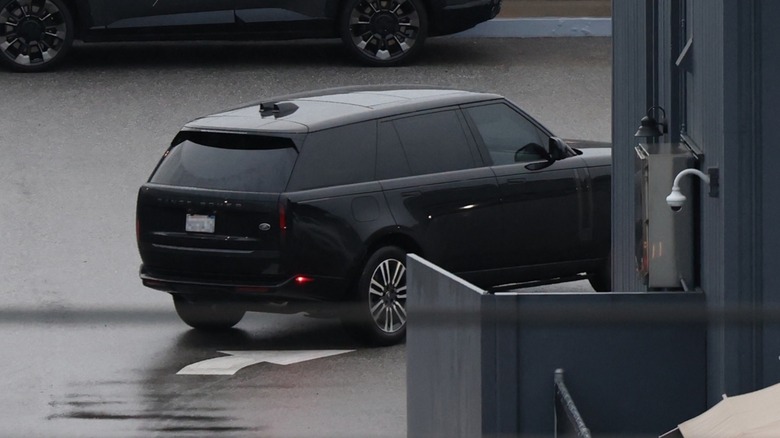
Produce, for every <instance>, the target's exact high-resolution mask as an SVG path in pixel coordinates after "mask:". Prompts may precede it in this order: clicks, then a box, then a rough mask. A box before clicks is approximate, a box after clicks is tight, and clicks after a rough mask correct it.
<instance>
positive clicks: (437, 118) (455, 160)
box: [393, 111, 474, 175]
mask: <svg viewBox="0 0 780 438" xmlns="http://www.w3.org/2000/svg"><path fill="white" fill-rule="evenodd" d="M393 124H394V126H395V129H396V132H397V133H398V137H399V138H400V139H401V144H402V145H403V148H404V151H405V152H406V158H407V160H408V162H409V166H410V168H411V170H412V173H413V174H416V175H420V174H426V173H436V172H447V171H451V170H459V169H468V168H472V167H474V158H473V157H472V155H471V148H470V146H469V144H468V142H467V141H466V135H465V133H464V131H463V127H462V125H461V123H460V120H459V119H458V115H457V113H456V112H455V111H441V112H437V113H430V114H423V115H419V116H414V117H408V118H405V119H399V120H395V121H394V122H393Z"/></svg>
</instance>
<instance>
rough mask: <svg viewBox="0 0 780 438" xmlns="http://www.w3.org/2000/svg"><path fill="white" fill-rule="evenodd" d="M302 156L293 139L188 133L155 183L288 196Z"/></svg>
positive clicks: (160, 168) (159, 170) (157, 173)
mask: <svg viewBox="0 0 780 438" xmlns="http://www.w3.org/2000/svg"><path fill="white" fill-rule="evenodd" d="M297 156H298V152H297V151H296V150H295V147H294V143H293V140H292V139H290V138H285V137H269V136H259V135H248V134H223V133H206V132H186V133H182V134H180V135H179V136H178V137H177V139H176V140H174V145H173V146H171V148H170V149H169V150H168V152H167V153H166V155H165V156H164V157H163V159H162V161H161V162H160V164H159V166H158V167H157V169H156V170H155V172H154V174H153V175H152V177H151V179H150V182H152V183H155V184H164V185H171V186H179V187H197V188H202V189H214V190H230V191H241V192H275V193H278V192H282V191H284V189H285V187H286V186H287V181H288V180H289V179H290V174H291V173H292V168H293V165H294V164H295V159H296V157H297Z"/></svg>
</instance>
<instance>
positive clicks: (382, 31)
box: [339, 0, 428, 67]
mask: <svg viewBox="0 0 780 438" xmlns="http://www.w3.org/2000/svg"><path fill="white" fill-rule="evenodd" d="M339 34H340V35H341V40H342V41H343V42H344V45H345V46H346V47H347V50H349V52H350V53H351V54H352V55H353V56H355V57H356V58H357V59H358V60H359V61H360V62H362V63H364V64H367V65H371V66H376V67H385V66H395V65H400V64H404V63H406V62H408V61H409V60H411V59H412V58H414V57H415V56H416V55H417V53H419V51H420V50H422V46H423V44H424V43H425V39H426V38H427V36H428V13H427V12H426V10H425V5H424V4H423V2H422V1H421V0H347V1H346V2H345V3H344V6H343V9H342V11H341V17H340V19H339Z"/></svg>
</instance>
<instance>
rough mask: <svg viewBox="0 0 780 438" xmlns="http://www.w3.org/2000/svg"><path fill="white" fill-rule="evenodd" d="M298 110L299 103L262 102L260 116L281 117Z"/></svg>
mask: <svg viewBox="0 0 780 438" xmlns="http://www.w3.org/2000/svg"><path fill="white" fill-rule="evenodd" d="M297 110H298V105H296V104H294V103H292V102H278V103H277V102H263V103H261V104H260V116H261V117H269V116H274V118H276V119H279V118H282V117H285V116H289V115H290V114H292V113H294V112H295V111H297Z"/></svg>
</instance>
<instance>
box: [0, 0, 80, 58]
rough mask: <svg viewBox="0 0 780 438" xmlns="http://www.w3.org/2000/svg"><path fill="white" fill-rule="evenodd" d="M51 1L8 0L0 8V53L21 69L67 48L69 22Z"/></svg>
mask: <svg viewBox="0 0 780 438" xmlns="http://www.w3.org/2000/svg"><path fill="white" fill-rule="evenodd" d="M67 14H68V13H67V11H63V10H62V9H60V7H59V6H58V5H57V4H55V3H54V2H53V1H51V0H12V1H10V2H8V3H6V4H5V6H4V7H3V8H2V9H0V53H2V56H4V57H5V58H6V59H7V60H10V62H11V63H12V65H14V66H16V67H19V68H21V69H26V68H35V67H38V66H43V65H46V64H48V63H50V62H52V61H53V60H54V59H56V58H57V57H58V55H60V54H61V53H62V52H64V51H65V50H67V48H68V46H69V44H70V39H71V35H70V34H69V33H70V32H71V29H70V26H72V24H71V23H72V22H71V20H70V16H69V15H67Z"/></svg>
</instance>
